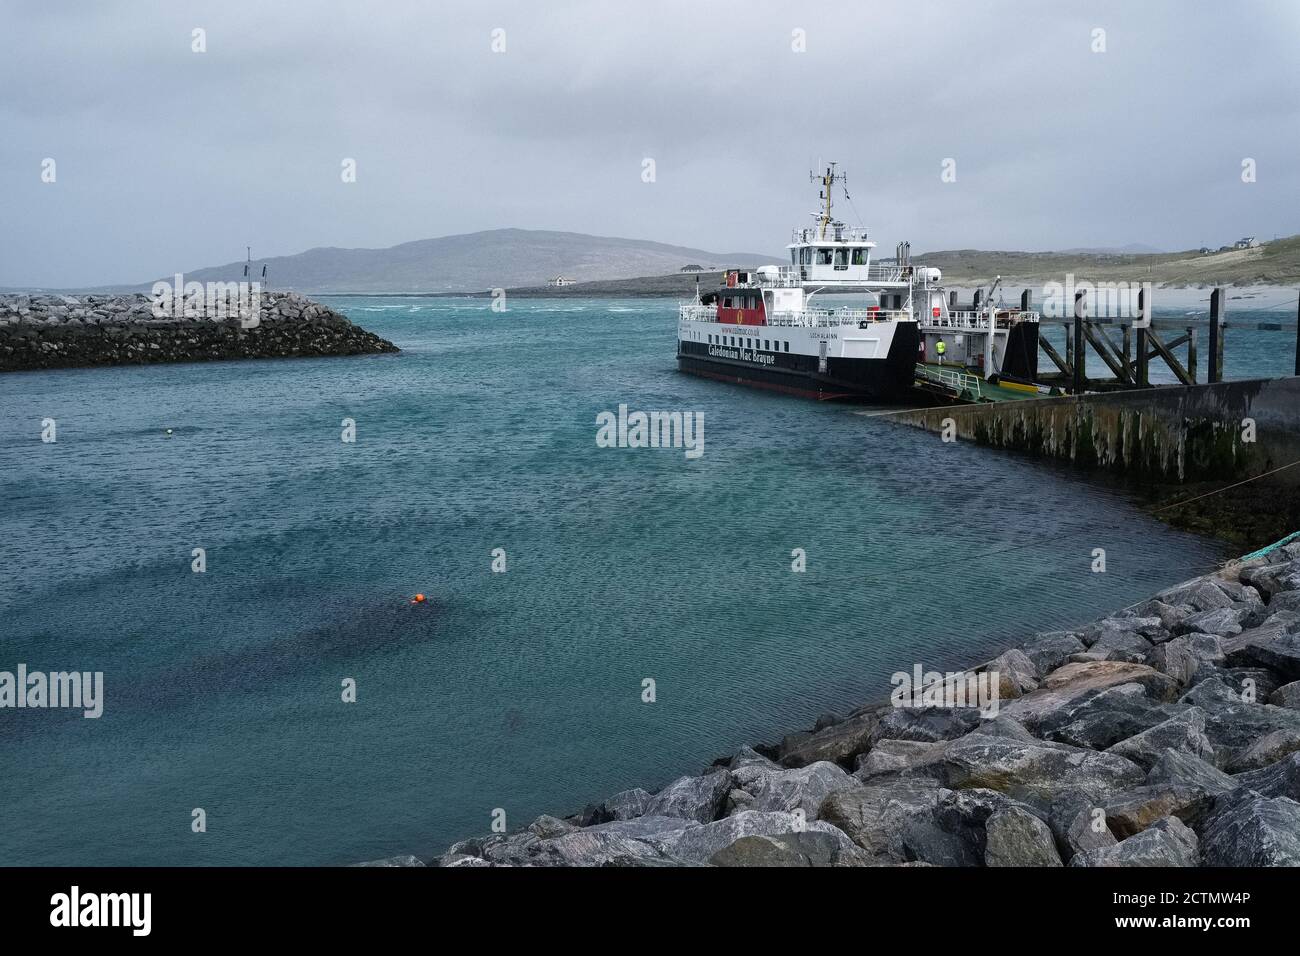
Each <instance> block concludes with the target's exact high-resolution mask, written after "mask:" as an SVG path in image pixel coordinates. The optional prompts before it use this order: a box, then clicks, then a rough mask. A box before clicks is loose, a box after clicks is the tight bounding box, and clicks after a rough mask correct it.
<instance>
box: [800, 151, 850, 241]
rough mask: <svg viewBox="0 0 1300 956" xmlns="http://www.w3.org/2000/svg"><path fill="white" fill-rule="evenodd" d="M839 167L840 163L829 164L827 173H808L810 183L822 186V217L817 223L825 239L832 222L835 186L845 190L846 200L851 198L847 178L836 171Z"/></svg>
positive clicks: (820, 195) (820, 196)
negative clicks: (838, 184)
mask: <svg viewBox="0 0 1300 956" xmlns="http://www.w3.org/2000/svg"><path fill="white" fill-rule="evenodd" d="M838 165H839V164H838V163H828V164H827V166H826V172H824V173H816V172H809V173H808V181H809V182H813V183H817V184H818V185H820V186H821V193H820V194H819V198H820V199H821V200H822V214H821V216H819V217H818V219H817V223H818V226H819V228H820V234H821V236H822V237H823V238H824V237H825V235H826V227H827V226H829V225H830V224H831V221H832V217H831V206H832V204H833V202H832V198H831V194H832V193H833V192H834V188H835V184H836V183H840V184H841V187H842V188H843V189H844V198H845V199H848V196H849V191H848V185H847V179H846V178H845V175H844V174H843V173H840V172H836V171H835V167H836V166H838ZM850 201H851V200H850Z"/></svg>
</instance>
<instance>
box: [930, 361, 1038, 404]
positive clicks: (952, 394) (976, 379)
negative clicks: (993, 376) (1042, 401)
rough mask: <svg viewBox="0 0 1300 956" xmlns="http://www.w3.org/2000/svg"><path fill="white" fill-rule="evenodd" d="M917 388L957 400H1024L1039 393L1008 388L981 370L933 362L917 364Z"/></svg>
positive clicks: (977, 401)
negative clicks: (993, 382) (989, 379)
mask: <svg viewBox="0 0 1300 956" xmlns="http://www.w3.org/2000/svg"><path fill="white" fill-rule="evenodd" d="M916 387H917V388H919V389H922V390H923V391H926V392H929V393H931V394H934V395H944V396H947V397H948V398H951V399H952V400H953V401H956V402H966V403H969V404H978V403H980V402H1022V401H1026V400H1028V399H1034V398H1038V397H1039V395H1038V393H1036V392H1027V391H1025V390H1024V389H1020V388H1008V387H1007V386H1005V385H994V384H992V383H991V382H986V381H985V380H984V379H983V378H982V377H981V376H980V375H979V373H978V372H977V371H975V370H974V369H969V368H959V367H957V366H955V365H938V364H935V363H933V362H928V363H925V364H921V363H919V362H918V363H917V366H916Z"/></svg>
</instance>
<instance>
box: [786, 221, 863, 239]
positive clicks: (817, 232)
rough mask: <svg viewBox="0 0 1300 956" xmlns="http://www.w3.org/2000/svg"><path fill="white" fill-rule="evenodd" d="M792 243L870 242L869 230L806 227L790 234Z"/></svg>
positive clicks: (853, 227) (829, 226) (845, 227)
mask: <svg viewBox="0 0 1300 956" xmlns="http://www.w3.org/2000/svg"><path fill="white" fill-rule="evenodd" d="M790 241H791V242H870V241H871V240H870V239H869V237H868V236H867V230H866V229H864V228H862V227H861V226H835V225H833V224H831V225H827V226H826V228H825V229H823V228H821V227H820V226H805V227H803V228H801V229H794V230H792V231H791V233H790Z"/></svg>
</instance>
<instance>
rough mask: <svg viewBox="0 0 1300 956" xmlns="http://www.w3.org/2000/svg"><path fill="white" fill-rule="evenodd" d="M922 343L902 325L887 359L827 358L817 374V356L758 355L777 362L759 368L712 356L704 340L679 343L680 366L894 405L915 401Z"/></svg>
mask: <svg viewBox="0 0 1300 956" xmlns="http://www.w3.org/2000/svg"><path fill="white" fill-rule="evenodd" d="M919 345H920V332H919V330H918V328H917V326H916V325H915V324H911V323H905V324H901V325H899V326H898V328H897V329H895V331H894V338H893V341H892V343H891V344H890V349H889V354H888V355H887V356H886V357H884V358H878V359H860V358H827V359H826V371H825V372H824V373H823V372H819V371H818V358H817V356H815V355H796V354H791V353H789V352H758V353H757V354H758V355H760V356H763V357H770V358H772V359H773V360H774V361H773V362H772V363H771V364H768V365H760V364H759V363H758V362H754V361H744V360H740V359H729V358H722V357H720V356H714V355H710V354H709V349H710V348H711V347H712V346H710V345H708V344H706V343H704V342H686V341H679V342H678V344H677V349H678V352H677V367H678V368H679V369H680V370H681V371H683V372H687V373H689V374H691V375H701V376H704V377H705V378H712V379H717V380H718V381H723V382H736V383H739V384H743V385H752V386H755V387H757V388H766V389H771V390H773V391H778V392H785V393H787V394H791V395H802V396H804V397H807V398H816V399H819V400H822V401H830V400H837V399H839V400H857V401H875V402H893V401H904V400H907V399H909V398H911V391H912V383H913V382H914V381H915V379H916V353H917V349H918V347H919Z"/></svg>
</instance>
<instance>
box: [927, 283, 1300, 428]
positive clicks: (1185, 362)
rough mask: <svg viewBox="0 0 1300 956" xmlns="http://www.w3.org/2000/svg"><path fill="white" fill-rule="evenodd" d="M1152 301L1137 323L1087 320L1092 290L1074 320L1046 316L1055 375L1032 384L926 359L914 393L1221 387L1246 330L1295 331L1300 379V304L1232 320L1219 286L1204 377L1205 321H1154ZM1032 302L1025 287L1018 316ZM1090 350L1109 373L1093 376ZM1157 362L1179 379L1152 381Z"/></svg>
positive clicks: (971, 396)
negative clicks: (1287, 317) (1286, 313)
mask: <svg viewBox="0 0 1300 956" xmlns="http://www.w3.org/2000/svg"><path fill="white" fill-rule="evenodd" d="M956 295H957V294H956V292H952V293H950V296H951V308H953V309H956V307H957V303H956ZM1152 297H1153V296H1152V292H1151V291H1150V290H1147V289H1144V290H1142V291H1140V292H1139V293H1138V305H1137V313H1138V315H1137V317H1135V318H1111V317H1106V316H1095V317H1094V316H1089V315H1088V312H1087V300H1086V296H1085V293H1083V292H1076V293H1075V296H1074V307H1073V315H1072V317H1070V318H1067V319H1064V320H1062V319H1044V320H1042V321H1040V323H1039V335H1038V349H1039V352H1040V353H1041V355H1042V356H1045V357H1046V358H1047V360H1048V365H1047V368H1048V369H1050V371H1036V372H1035V374H1034V376H1033V381H1032V383H1027V382H1012V381H1007V380H1004V379H1000V380H996V381H990V380H988V379H985V378H984V377H983V376H982V375H980V374H979V370H977V369H971V368H963V367H958V366H944V365H940V364H936V363H934V362H930V361H927V362H924V363H917V366H916V382H915V388H916V390H917V391H918V393H921V394H923V395H925V396H927V397H929V398H932V399H933V398H939V399H947V400H949V401H950V402H952V403H954V404H993V403H1000V402H1006V401H1023V400H1024V399H1027V398H1041V397H1047V396H1059V395H1067V394H1068V395H1084V394H1087V393H1097V392H1111V391H1124V390H1129V389H1146V388H1162V387H1169V385H1183V386H1191V385H1196V384H1198V382H1199V383H1204V384H1214V383H1217V382H1221V381H1223V369H1224V352H1225V343H1226V338H1227V336H1226V333H1227V331H1228V330H1229V329H1230V328H1231V329H1234V330H1240V331H1275V332H1276V331H1288V330H1295V331H1296V332H1297V340H1296V355H1295V374H1296V375H1300V304H1298V306H1297V319H1296V321H1295V322H1280V321H1279V322H1259V321H1254V322H1232V321H1229V319H1228V310H1227V302H1228V295H1227V290H1226V289H1225V288H1223V287H1219V288H1215V289H1214V290H1213V291H1212V292H1211V294H1210V309H1209V320H1208V335H1207V336H1206V338H1207V339H1208V341H1207V342H1206V343H1205V344H1206V355H1205V371H1204V374H1203V375H1201V374H1200V355H1199V352H1198V347H1199V344H1200V343H1199V341H1198V340H1199V338H1200V332H1201V331H1202V328H1201V326H1200V324H1199V323H1194V322H1190V321H1188V320H1187V319H1186V318H1183V319H1176V318H1154V317H1153V315H1152ZM1031 303H1032V292H1031V290H1029V289H1025V290H1024V291H1023V292H1022V293H1021V296H1020V309H1019V311H1021V312H1029V311H1030V310H1031ZM981 306H984V307H985V308H987V303H982V302H981V298H980V292H979V291H976V293H975V296H974V301H973V303H972V306H971V309H972V311H973V312H978V311H979V310H980V308H981ZM1013 313H1014V310H1013ZM990 314H992V313H990ZM1053 325H1059V326H1060V328H1061V329H1062V331H1063V332H1064V340H1065V347H1064V354H1062V350H1061V349H1058V348H1057V347H1056V346H1055V345H1054V344H1053V343H1052V342H1051V340H1050V339H1049V338H1048V337H1047V336H1046V335H1045V334H1044V333H1045V332H1046V331H1047V329H1048V328H1049V327H1051V326H1053ZM1090 353H1091V355H1092V356H1093V357H1095V358H1096V359H1097V360H1099V361H1100V363H1101V365H1103V366H1104V367H1105V369H1106V371H1107V372H1108V373H1109V375H1105V374H1103V375H1101V376H1093V375H1090V374H1089V358H1090ZM1153 360H1154V361H1156V362H1157V363H1160V362H1163V363H1164V365H1165V367H1166V368H1167V369H1168V370H1169V371H1170V373H1172V375H1173V378H1174V380H1175V381H1174V382H1173V383H1169V384H1168V385H1164V384H1160V383H1156V384H1153V383H1152V382H1151V365H1152V361H1153Z"/></svg>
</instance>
